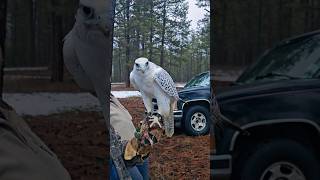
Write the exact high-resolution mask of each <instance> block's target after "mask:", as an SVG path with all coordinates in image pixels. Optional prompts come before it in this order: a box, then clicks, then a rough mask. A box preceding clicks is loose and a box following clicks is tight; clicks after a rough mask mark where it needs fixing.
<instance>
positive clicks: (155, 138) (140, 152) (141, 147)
mask: <svg viewBox="0 0 320 180" xmlns="http://www.w3.org/2000/svg"><path fill="white" fill-rule="evenodd" d="M162 135H163V129H161V128H150V124H149V122H148V121H146V120H143V121H142V122H141V123H140V125H139V127H138V128H137V129H136V133H135V137H134V138H133V139H131V140H130V141H128V143H127V145H126V147H125V152H124V160H125V161H126V163H127V165H129V166H133V165H135V164H141V163H143V161H144V160H145V159H146V158H148V156H149V154H150V152H151V150H152V147H153V145H154V144H156V143H158V142H159V140H160V139H161V137H162Z"/></svg>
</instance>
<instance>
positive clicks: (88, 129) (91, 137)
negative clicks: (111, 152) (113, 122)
mask: <svg viewBox="0 0 320 180" xmlns="http://www.w3.org/2000/svg"><path fill="white" fill-rule="evenodd" d="M102 118H103V117H102V115H101V114H100V113H98V112H79V111H72V112H64V113H59V114H54V115H49V116H37V117H31V116H27V117H25V119H26V120H27V122H28V123H29V125H30V127H31V128H32V130H33V131H34V132H35V133H36V134H37V135H38V136H39V137H40V138H41V139H42V140H43V141H44V142H45V143H46V144H47V145H48V146H49V148H50V149H52V150H53V151H54V152H55V153H56V154H57V156H58V157H59V159H60V160H61V162H62V164H63V165H64V166H65V168H66V169H67V170H68V171H69V173H70V174H71V176H72V179H76V180H101V179H107V177H108V175H107V173H108V172H107V167H108V163H107V160H106V157H107V154H108V151H107V148H106V137H107V136H106V135H107V134H106V125H105V122H104V121H102Z"/></svg>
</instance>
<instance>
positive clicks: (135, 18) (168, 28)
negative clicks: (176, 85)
mask: <svg viewBox="0 0 320 180" xmlns="http://www.w3.org/2000/svg"><path fill="white" fill-rule="evenodd" d="M128 5H129V8H128ZM201 7H202V6H201ZM188 8H189V7H188V3H187V1H186V0H178V1H177V0H153V1H150V0H118V1H117V4H116V17H115V32H114V53H113V55H114V58H113V81H117V82H119V81H128V78H127V77H126V76H128V72H129V71H131V68H132V65H133V62H134V60H135V59H136V58H138V57H141V56H144V57H147V58H149V60H151V61H153V62H155V63H156V64H159V65H160V64H161V63H163V67H164V68H165V69H166V70H167V71H168V72H169V73H171V74H172V75H173V77H174V80H175V81H187V80H188V79H190V78H191V77H192V76H193V75H195V74H197V73H200V72H202V71H206V70H208V69H209V49H208V48H209V35H208V34H209V25H208V22H209V21H208V17H209V16H206V17H205V19H204V20H202V21H201V22H200V23H199V29H198V30H197V31H191V29H190V21H189V20H188V19H187V13H188ZM128 15H129V16H128ZM128 17H129V18H128ZM161 54H163V58H162V56H161Z"/></svg>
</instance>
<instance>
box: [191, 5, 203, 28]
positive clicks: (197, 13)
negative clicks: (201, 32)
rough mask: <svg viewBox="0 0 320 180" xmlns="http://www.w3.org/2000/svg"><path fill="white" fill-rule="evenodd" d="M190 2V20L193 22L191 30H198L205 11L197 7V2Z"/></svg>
mask: <svg viewBox="0 0 320 180" xmlns="http://www.w3.org/2000/svg"><path fill="white" fill-rule="evenodd" d="M187 1H188V2H189V13H188V19H189V20H192V21H191V28H192V29H196V27H197V22H198V21H199V20H200V19H202V18H203V17H204V14H205V10H204V9H202V8H198V6H197V5H196V2H197V0H187Z"/></svg>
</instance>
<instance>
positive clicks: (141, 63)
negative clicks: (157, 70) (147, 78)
mask: <svg viewBox="0 0 320 180" xmlns="http://www.w3.org/2000/svg"><path fill="white" fill-rule="evenodd" d="M149 68H150V62H149V60H148V59H147V58H143V57H141V58H138V59H136V60H135V61H134V67H133V69H134V70H136V71H139V72H141V73H145V72H146V71H147V70H148V69H149Z"/></svg>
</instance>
